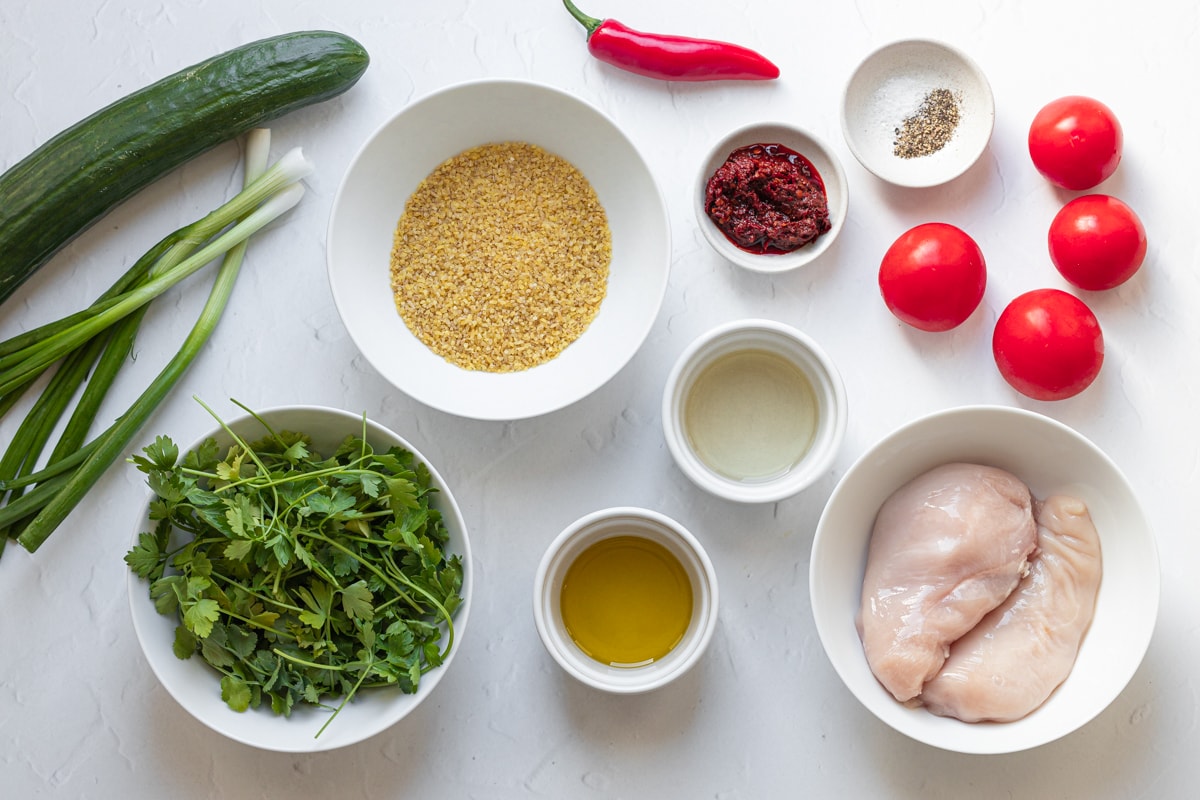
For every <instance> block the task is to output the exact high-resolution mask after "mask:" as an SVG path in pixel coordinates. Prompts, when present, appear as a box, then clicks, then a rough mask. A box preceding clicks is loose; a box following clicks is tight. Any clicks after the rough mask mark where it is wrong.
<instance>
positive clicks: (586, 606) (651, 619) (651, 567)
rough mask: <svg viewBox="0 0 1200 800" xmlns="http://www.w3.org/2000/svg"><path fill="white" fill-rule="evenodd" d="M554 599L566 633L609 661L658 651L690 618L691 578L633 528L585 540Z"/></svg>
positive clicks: (639, 659)
mask: <svg viewBox="0 0 1200 800" xmlns="http://www.w3.org/2000/svg"><path fill="white" fill-rule="evenodd" d="M559 600H560V607H561V609H562V618H563V623H564V624H565V625H566V628H567V633H568V634H569V635H570V637H571V639H572V640H574V642H575V643H576V644H577V645H579V647H580V649H581V650H583V651H584V652H585V653H587V654H588V655H589V656H590V657H591V658H594V659H595V660H597V661H599V662H601V663H602V664H607V665H610V666H614V667H639V666H643V665H645V664H649V663H652V662H654V661H657V660H658V659H660V658H662V657H663V656H665V655H666V654H667V653H669V652H671V649H672V648H674V647H675V645H677V644H679V642H680V640H681V639H682V638H683V635H684V634H685V633H686V632H687V629H688V625H689V624H690V623H691V619H692V584H691V581H690V580H688V576H687V572H686V571H685V570H684V568H683V565H682V564H681V563H680V562H679V559H678V558H676V557H675V555H674V554H672V553H671V551H670V550H668V549H667V548H666V547H664V546H663V545H661V544H659V543H658V542H655V541H652V540H650V539H646V538H643V537H641V536H614V537H611V538H608V539H603V540H601V541H599V542H596V543H595V544H593V545H591V546H589V547H587V548H586V549H585V550H584V551H583V552H582V553H580V554H579V556H578V557H577V558H576V559H575V561H574V562H572V564H571V566H570V567H569V568H568V569H567V574H566V576H565V577H564V578H563V585H562V592H561V594H560V596H559Z"/></svg>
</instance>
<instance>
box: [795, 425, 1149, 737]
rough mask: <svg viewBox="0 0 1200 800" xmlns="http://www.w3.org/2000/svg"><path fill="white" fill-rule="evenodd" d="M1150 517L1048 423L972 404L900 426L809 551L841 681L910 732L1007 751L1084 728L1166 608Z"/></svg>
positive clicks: (850, 477)
mask: <svg viewBox="0 0 1200 800" xmlns="http://www.w3.org/2000/svg"><path fill="white" fill-rule="evenodd" d="M1159 580H1160V578H1159V563H1158V554H1157V549H1156V546H1155V542H1154V535H1153V532H1152V531H1151V529H1150V526H1149V523H1148V521H1147V519H1146V515H1145V513H1144V512H1143V510H1142V508H1141V506H1140V504H1139V503H1138V500H1137V497H1136V496H1135V494H1134V492H1133V490H1132V488H1131V487H1130V484H1129V482H1128V480H1127V479H1126V478H1125V476H1124V475H1123V474H1122V473H1121V470H1120V469H1119V468H1118V467H1117V465H1116V464H1115V463H1114V462H1113V461H1112V460H1111V459H1110V458H1109V457H1108V456H1107V455H1105V453H1104V452H1103V451H1101V450H1100V449H1099V448H1098V447H1096V446H1095V445H1094V444H1093V443H1091V442H1090V441H1088V440H1087V439H1086V438H1085V437H1083V436H1082V435H1080V434H1079V433H1077V432H1076V431H1074V430H1072V429H1071V428H1069V427H1067V426H1066V425H1063V424H1061V423H1059V422H1057V421H1055V420H1052V419H1050V418H1048V417H1045V416H1043V415H1040V414H1037V413H1034V412H1030V411H1024V410H1021V409H1016V408H1007V407H998V406H970V407H964V408H956V409H951V410H948V411H943V412H939V413H935V414H932V415H930V416H927V417H923V418H921V419H918V420H917V421H915V422H912V423H910V424H908V425H905V426H903V427H901V428H900V429H898V430H896V431H895V432H893V433H891V434H889V435H888V436H886V437H885V438H884V439H883V440H881V441H880V442H879V443H877V444H876V445H875V446H873V447H872V448H871V449H869V450H868V451H867V452H866V453H864V454H863V455H862V456H861V457H860V458H859V459H858V461H857V462H856V463H855V464H854V465H853V466H852V467H851V468H850V469H849V470H848V471H847V473H846V475H845V476H844V477H843V478H842V480H841V481H840V482H839V483H838V485H837V487H836V488H835V489H834V492H833V494H832V496H831V497H830V499H829V502H828V504H827V505H826V507H825V511H824V513H823V514H822V516H821V519H820V522H819V523H818V525H817V531H816V535H815V537H814V539H813V549H812V559H811V562H810V592H811V602H812V611H813V615H814V618H815V622H816V627H817V632H818V635H819V636H820V639H821V643H822V645H823V646H824V648H825V652H826V654H827V655H828V656H829V659H830V661H831V662H832V664H833V667H834V669H835V670H836V671H837V673H838V675H839V676H840V677H841V679H842V680H843V682H844V683H845V684H846V686H847V688H849V690H850V691H851V692H852V693H853V694H854V695H855V697H857V698H858V700H859V701H861V702H862V703H863V705H864V706H866V707H867V709H869V710H870V711H871V712H872V713H873V714H875V716H876V717H878V718H879V719H880V720H882V721H883V722H884V723H886V724H887V725H890V726H891V727H892V728H894V729H895V730H897V731H899V732H900V733H903V734H905V735H907V736H909V737H911V738H913V739H916V740H918V741H921V742H924V743H926V744H929V745H933V746H935V747H940V748H943V749H945V750H953V751H957V752H963V753H989V754H994V753H1010V752H1016V751H1019V750H1026V749H1029V748H1033V747H1037V746H1039V745H1042V744H1046V743H1048V742H1051V741H1054V740H1056V739H1058V738H1060V737H1063V736H1066V735H1067V734H1070V733H1072V732H1073V731H1075V730H1077V729H1078V728H1080V727H1082V726H1083V725H1085V724H1086V723H1088V722H1089V721H1090V720H1092V719H1093V718H1095V717H1096V716H1097V715H1098V714H1100V713H1101V712H1102V711H1104V709H1105V708H1107V707H1108V706H1109V704H1111V703H1112V701H1113V700H1115V699H1116V697H1117V696H1118V695H1119V694H1120V693H1121V692H1122V691H1123V690H1124V688H1125V686H1126V685H1127V684H1128V683H1129V681H1130V679H1131V678H1132V677H1133V674H1134V672H1136V670H1137V668H1138V666H1139V665H1140V664H1141V661H1142V658H1143V656H1144V655H1145V652H1146V648H1147V646H1148V645H1149V642H1150V637H1151V635H1152V633H1153V630H1154V624H1155V619H1156V617H1157V614H1158V603H1159Z"/></svg>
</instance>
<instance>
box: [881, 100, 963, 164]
mask: <svg viewBox="0 0 1200 800" xmlns="http://www.w3.org/2000/svg"><path fill="white" fill-rule="evenodd" d="M958 120H959V110H958V98H957V97H955V95H954V92H952V91H950V90H949V89H934V90H932V91H931V92H929V93H928V94H926V95H925V99H924V100H922V101H921V106H920V108H918V109H917V111H916V113H915V114H913V115H912V116H911V117H906V118H905V119H904V122H903V123H902V124H901V126H900V127H899V128H896V138H895V140H894V141H893V143H892V145H893V146H892V152H893V153H894V154H895V155H897V156H899V157H900V158H920V157H921V156H929V155H933V154H934V153H936V152H938V151H939V150H941V149H942V148H943V147H945V146H946V143H947V142H949V141H950V139H951V137H953V136H954V131H955V129H957V128H958Z"/></svg>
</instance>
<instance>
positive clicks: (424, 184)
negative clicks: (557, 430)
mask: <svg viewBox="0 0 1200 800" xmlns="http://www.w3.org/2000/svg"><path fill="white" fill-rule="evenodd" d="M327 247H328V253H327V257H328V269H329V280H330V286H331V289H332V291H333V297H334V302H335V304H336V305H337V308H338V312H339V314H340V315H341V317H342V321H343V323H344V324H345V326H346V329H347V331H348V332H349V334H350V337H351V338H352V339H353V340H354V342H355V344H356V345H357V346H358V348H359V349H360V350H361V351H362V353H363V355H364V356H365V357H366V359H367V361H369V362H370V363H371V365H372V366H373V367H374V368H375V369H376V370H378V371H379V372H380V374H381V375H383V377H384V378H386V379H387V380H388V381H390V382H391V383H392V384H393V385H394V386H396V387H397V388H398V389H400V390H401V391H403V392H404V393H405V394H408V395H409V396H411V397H413V398H415V399H416V400H419V401H420V402H422V403H425V404H426V405H429V406H431V407H433V408H437V409H440V410H442V411H445V412H448V413H451V414H455V415H458V416H463V417H469V418H473V419H486V420H513V419H523V418H528V417H533V416H538V415H541V414H545V413H549V412H551V411H555V410H557V409H560V408H562V407H564V406H567V405H570V404H571V403H574V402H575V401H577V400H580V399H581V398H583V397H585V396H587V395H588V394H590V393H591V392H593V391H595V390H596V389H598V388H599V387H600V386H602V385H603V384H604V383H606V382H607V381H608V380H609V379H610V378H612V377H613V376H614V375H615V374H616V373H617V372H618V371H619V370H620V369H621V368H622V367H623V366H624V365H625V364H626V363H627V362H628V361H629V359H630V358H631V357H632V356H633V354H634V353H635V352H636V351H637V349H638V348H639V347H640V346H641V344H642V342H643V341H644V340H645V337H646V335H647V334H648V333H649V331H650V327H651V325H652V324H653V323H654V320H655V318H656V317H657V315H658V311H659V307H660V305H661V303H662V299H663V294H664V292H665V291H666V285H667V277H668V273H669V270H670V249H671V244H670V228H669V222H668V219H667V212H666V206H665V203H664V202H663V197H662V193H661V192H660V190H659V188H658V186H657V184H656V183H655V181H654V178H653V176H652V175H651V173H650V169H649V167H648V166H647V164H646V161H645V160H644V159H643V158H642V156H641V155H640V153H639V152H638V151H637V149H636V148H635V147H634V146H633V144H632V143H631V142H630V141H629V139H628V138H627V137H626V136H625V135H624V134H623V133H622V132H621V131H620V130H619V129H618V128H617V126H616V125H615V124H614V123H613V122H612V121H611V120H610V119H608V117H606V116H605V115H604V114H603V113H602V112H600V111H599V110H597V109H596V108H594V107H593V106H591V105H589V104H588V103H586V102H584V101H583V100H580V99H579V98H576V97H574V96H572V95H570V94H568V93H566V92H564V91H561V90H559V89H555V88H552V87H548V86H543V85H539V84H536V83H531V82H527V81H519V80H501V79H496V80H481V81H473V82H469V83H464V84H459V85H455V86H451V87H448V88H445V89H442V90H439V91H437V92H434V93H432V94H430V95H428V96H426V97H424V98H422V99H420V100H417V101H415V102H413V103H412V104H410V105H408V106H407V107H405V108H404V109H402V110H401V111H400V112H399V113H397V114H396V115H395V116H393V117H392V118H391V119H389V120H388V121H387V122H385V123H384V124H383V125H382V126H381V127H380V128H379V129H378V130H377V131H376V132H375V133H374V134H372V135H371V137H370V138H369V139H368V140H367V141H366V143H365V144H364V145H363V147H362V149H361V150H360V151H359V153H358V155H357V156H356V157H355V158H354V160H353V161H352V163H351V165H350V167H349V169H348V170H347V173H346V176H345V178H344V179H343V181H342V185H341V187H340V188H339V190H338V193H337V196H336V198H335V199H334V203H333V210H332V213H331V216H330V222H329V232H328V245H327Z"/></svg>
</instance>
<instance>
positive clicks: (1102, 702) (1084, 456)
mask: <svg viewBox="0 0 1200 800" xmlns="http://www.w3.org/2000/svg"><path fill="white" fill-rule="evenodd" d="M950 461H974V462H978V463H985V464H990V465H992V466H996V467H1000V468H1002V469H1008V470H1009V471H1011V472H1013V473H1014V474H1015V475H1017V477H1019V478H1021V479H1022V480H1024V481H1025V482H1026V483H1028V484H1029V486H1030V489H1031V490H1033V493H1034V496H1035V497H1038V498H1039V499H1041V498H1045V497H1046V496H1048V495H1049V494H1052V493H1058V492H1063V493H1067V494H1073V495H1075V496H1077V497H1080V498H1081V499H1083V500H1084V501H1085V502H1086V503H1087V504H1088V507H1089V511H1090V512H1091V514H1092V518H1093V521H1094V522H1095V524H1096V528H1097V531H1098V532H1099V534H1100V538H1101V548H1102V551H1103V558H1104V577H1103V579H1102V581H1101V586H1100V593H1099V595H1098V597H1097V605H1096V612H1095V616H1094V617H1093V620H1092V625H1091V628H1090V629H1089V631H1088V634H1087V636H1086V637H1085V639H1084V641H1083V645H1082V647H1081V648H1080V651H1079V656H1078V658H1077V660H1076V663H1075V667H1074V669H1073V670H1072V672H1071V674H1070V675H1069V676H1068V678H1067V680H1066V681H1065V682H1064V683H1063V684H1062V685H1061V686H1060V687H1059V688H1058V689H1057V690H1056V691H1055V692H1054V693H1053V694H1052V695H1051V696H1050V698H1049V699H1048V700H1047V701H1046V702H1045V703H1044V704H1043V705H1042V706H1041V707H1040V708H1039V709H1037V710H1035V711H1034V712H1032V713H1031V714H1030V715H1028V716H1027V717H1025V718H1024V719H1020V720H1017V721H1015V722H1008V723H1002V724H989V723H979V724H967V723H963V722H959V721H958V720H954V719H949V718H944V717H937V716H934V715H933V714H930V713H929V712H927V711H926V710H925V709H922V708H909V707H907V706H905V705H903V704H901V703H898V702H896V701H895V699H894V698H893V697H892V696H891V695H890V694H888V692H887V691H886V690H885V689H884V688H883V687H882V686H881V685H880V684H879V682H878V681H877V680H876V679H875V677H874V675H873V674H872V673H871V671H870V668H869V667H868V666H867V663H866V658H865V657H864V656H863V652H862V643H861V641H860V640H859V638H858V632H857V630H856V628H855V623H854V615H855V613H856V611H857V608H858V605H859V598H860V593H861V587H862V576H863V570H864V567H865V562H866V547H867V544H868V542H869V539H870V529H871V525H872V523H873V520H874V516H875V513H876V511H877V510H878V508H879V506H880V505H881V504H882V502H883V500H885V499H886V498H887V497H888V496H889V495H890V494H891V493H892V492H893V491H895V489H897V488H899V487H900V486H901V485H902V484H903V483H905V482H907V481H908V480H911V479H912V478H914V477H916V476H917V475H919V474H922V473H923V472H925V471H926V470H928V469H931V468H933V467H934V466H937V465H939V464H944V463H948V462H950ZM1064 469H1066V470H1068V474H1064ZM809 590H810V605H811V608H812V611H813V617H814V621H815V624H816V629H817V634H818V636H819V638H820V640H821V644H822V646H823V647H824V649H825V652H826V655H827V656H828V657H829V659H830V662H831V663H832V665H833V667H834V670H835V671H836V672H837V674H838V676H839V677H840V678H841V679H842V681H843V683H844V684H845V685H846V687H847V688H848V689H849V690H850V691H851V693H852V694H853V695H854V696H855V697H856V698H857V699H858V700H859V701H860V702H861V703H862V704H863V705H864V706H865V707H866V708H867V709H868V710H870V711H871V712H872V713H873V714H874V715H875V716H876V717H878V718H879V719H880V720H881V721H883V722H884V723H886V724H887V725H889V726H890V727H892V728H893V729H895V730H897V731H899V732H900V733H903V734H904V735H906V736H909V737H910V738H913V739H915V740H917V741H920V742H924V743H926V744H929V745H932V746H935V747H939V748H942V749H945V750H950V751H955V752H962V753H975V754H999V753H1010V752H1017V751H1021V750H1027V749H1030V748H1034V747H1038V746H1041V745H1043V744H1046V743H1048V742H1051V741H1054V740H1056V739H1058V738H1061V737H1063V736H1066V735H1067V734H1070V733H1071V732H1073V731H1075V730H1077V729H1078V728H1080V727H1082V726H1083V725H1085V724H1086V723H1088V722H1089V721H1090V720H1092V719H1093V718H1094V717H1095V716H1096V715H1098V714H1099V713H1100V712H1101V711H1103V710H1104V709H1105V708H1107V707H1108V706H1109V705H1110V704H1111V703H1112V701H1113V700H1114V699H1116V697H1117V696H1118V695H1119V694H1120V693H1121V692H1122V691H1123V690H1124V688H1125V686H1126V685H1127V684H1128V682H1129V681H1130V680H1131V679H1132V677H1133V675H1134V673H1135V672H1136V670H1137V668H1138V666H1139V665H1140V663H1141V661H1142V658H1143V656H1144V655H1145V652H1146V649H1147V647H1148V646H1149V642H1150V638H1151V636H1152V634H1153V630H1154V625H1155V621H1156V619H1157V614H1158V602H1159V592H1160V576H1159V565H1158V552H1157V548H1156V545H1155V541H1154V535H1153V532H1152V531H1151V529H1150V527H1149V522H1148V520H1147V518H1146V516H1145V513H1144V512H1143V510H1142V508H1141V506H1140V504H1139V503H1138V501H1137V498H1136V497H1135V496H1134V494H1133V490H1132V488H1131V487H1130V485H1129V484H1128V481H1127V480H1126V479H1125V476H1124V475H1123V474H1122V473H1121V471H1120V469H1119V468H1118V467H1117V465H1116V464H1115V463H1114V462H1113V461H1112V460H1111V459H1110V458H1109V457H1108V456H1107V455H1106V454H1105V453H1104V452H1103V451H1102V450H1100V449H1099V448H1098V447H1097V446H1096V445H1094V444H1093V443H1092V442H1091V441H1089V440H1088V439H1087V438H1085V437H1084V436H1082V435H1081V434H1079V433H1078V432H1076V431H1075V430H1073V429H1072V428H1070V427H1068V426H1067V425H1065V424H1063V423H1061V422H1058V421H1057V420H1054V419H1051V418H1049V417H1046V416H1043V415H1041V414H1038V413H1036V412H1034V411H1028V410H1025V409H1019V408H1012V407H1008V406H989V405H982V406H965V407H958V408H952V409H947V410H944V411H939V412H934V413H932V414H929V415H927V416H924V417H921V418H920V419H917V420H915V421H912V422H910V423H907V424H905V425H903V426H901V427H899V428H898V429H896V430H895V431H893V432H892V433H890V434H888V435H886V436H885V437H883V438H882V439H880V440H879V441H878V442H877V443H876V444H875V445H874V446H872V447H871V448H869V449H868V450H866V451H865V452H864V453H863V454H862V455H861V456H860V457H859V459H858V460H857V461H856V462H855V463H854V464H853V465H852V466H851V467H850V469H849V470H848V471H847V472H846V474H845V475H844V476H843V478H842V480H841V481H840V482H839V483H838V485H837V487H835V489H834V491H833V494H832V495H831V497H830V499H829V502H828V503H827V504H826V507H825V510H824V512H823V513H822V515H821V518H820V520H819V521H818V523H817V531H816V534H815V535H814V538H813V546H812V555H811V558H810V561H809Z"/></svg>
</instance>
